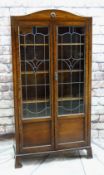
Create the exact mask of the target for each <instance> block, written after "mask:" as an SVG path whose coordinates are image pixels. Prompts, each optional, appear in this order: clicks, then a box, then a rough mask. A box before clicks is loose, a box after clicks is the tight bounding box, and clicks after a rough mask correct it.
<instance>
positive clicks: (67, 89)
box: [55, 23, 88, 149]
mask: <svg viewBox="0 0 104 175" xmlns="http://www.w3.org/2000/svg"><path fill="white" fill-rule="evenodd" d="M86 35H87V30H86V27H85V24H81V25H78V23H77V24H76V23H75V25H74V24H73V25H71V24H65V25H63V24H60V25H57V26H56V46H55V47H56V55H55V57H56V58H55V59H56V60H57V61H56V68H55V71H56V72H57V79H56V89H57V92H56V106H57V114H56V130H55V135H56V138H55V139H56V149H63V148H71V147H78V146H84V144H85V140H86V138H85V137H86V124H87V119H86V118H87V112H86V99H87V88H86V87H87V83H88V79H87V78H88V77H87V76H86V72H87V71H88V70H87V69H88V64H87V52H88V47H87V36H86ZM86 82H87V83H86Z"/></svg>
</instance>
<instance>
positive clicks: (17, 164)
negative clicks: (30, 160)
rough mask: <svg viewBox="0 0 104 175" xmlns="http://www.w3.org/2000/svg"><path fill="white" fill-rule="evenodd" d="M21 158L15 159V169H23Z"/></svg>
mask: <svg viewBox="0 0 104 175" xmlns="http://www.w3.org/2000/svg"><path fill="white" fill-rule="evenodd" d="M21 167H22V164H21V158H20V157H15V168H21Z"/></svg>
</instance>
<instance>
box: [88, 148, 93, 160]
mask: <svg viewBox="0 0 104 175" xmlns="http://www.w3.org/2000/svg"><path fill="white" fill-rule="evenodd" d="M92 157H93V156H92V148H91V147H90V148H87V158H92Z"/></svg>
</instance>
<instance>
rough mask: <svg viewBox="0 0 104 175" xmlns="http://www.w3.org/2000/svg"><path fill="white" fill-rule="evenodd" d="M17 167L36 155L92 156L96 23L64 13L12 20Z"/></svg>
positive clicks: (45, 12)
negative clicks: (83, 152) (69, 153)
mask: <svg viewBox="0 0 104 175" xmlns="http://www.w3.org/2000/svg"><path fill="white" fill-rule="evenodd" d="M11 24H12V55H13V76H14V101H15V128H16V136H15V139H16V146H15V151H16V154H15V155H16V167H18V166H20V162H19V161H20V159H21V158H22V157H23V156H26V155H27V156H28V155H31V154H41V153H42V154H48V153H53V152H56V151H65V150H72V149H86V150H87V153H88V156H89V157H91V156H92V153H91V146H90V109H91V100H90V98H91V95H90V94H91V45H92V44H91V38H92V33H91V27H92V19H91V18H89V17H80V16H76V15H74V14H71V13H68V12H65V11H60V10H44V11H40V12H36V13H33V14H30V15H26V16H16V17H11Z"/></svg>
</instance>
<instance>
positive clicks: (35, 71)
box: [19, 26, 51, 118]
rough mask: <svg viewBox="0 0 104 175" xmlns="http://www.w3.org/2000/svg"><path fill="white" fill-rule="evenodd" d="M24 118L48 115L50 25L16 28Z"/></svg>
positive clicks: (49, 110)
mask: <svg viewBox="0 0 104 175" xmlns="http://www.w3.org/2000/svg"><path fill="white" fill-rule="evenodd" d="M19 46H20V61H21V85H20V86H21V89H22V111H23V113H22V115H23V118H33V117H46V116H50V113H51V109H50V82H49V79H50V77H49V71H50V70H49V67H50V66H49V29H48V27H40V26H33V27H30V26H27V27H26V28H24V27H22V28H20V29H19Z"/></svg>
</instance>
